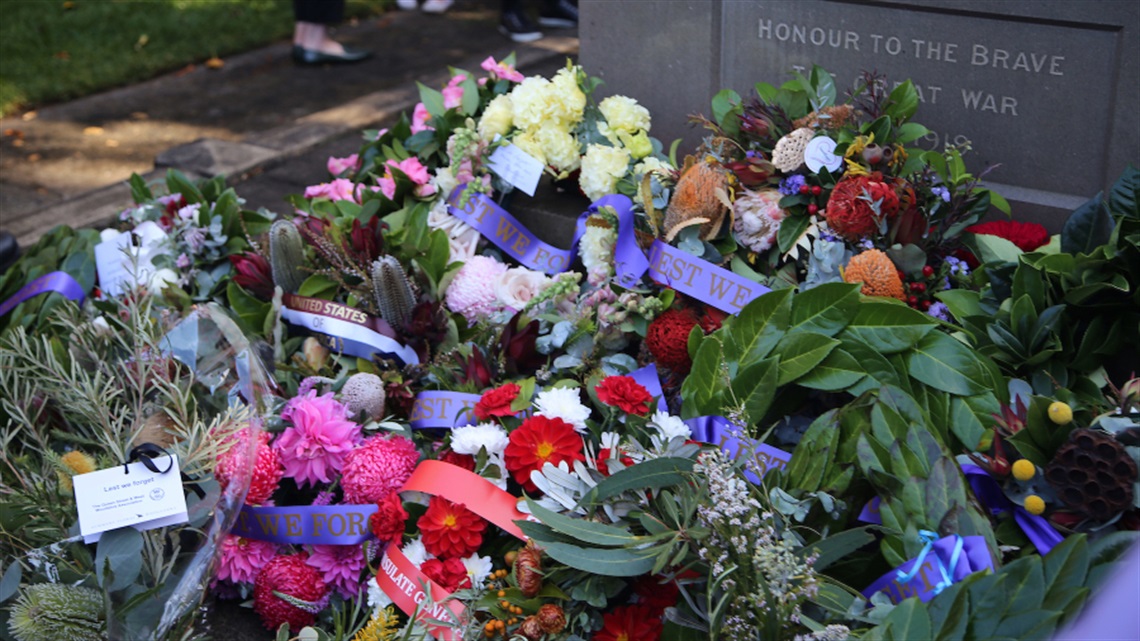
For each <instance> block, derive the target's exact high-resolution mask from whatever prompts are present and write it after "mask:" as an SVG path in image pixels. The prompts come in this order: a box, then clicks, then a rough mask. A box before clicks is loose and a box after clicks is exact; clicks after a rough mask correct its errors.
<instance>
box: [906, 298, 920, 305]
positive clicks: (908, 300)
mask: <svg viewBox="0 0 1140 641" xmlns="http://www.w3.org/2000/svg"><path fill="white" fill-rule="evenodd" d="M906 303H907V305H910V306H911V307H918V296H907V298H906Z"/></svg>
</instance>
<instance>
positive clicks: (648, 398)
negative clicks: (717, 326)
mask: <svg viewBox="0 0 1140 641" xmlns="http://www.w3.org/2000/svg"><path fill="white" fill-rule="evenodd" d="M694 324H696V321H694ZM594 391H595V392H597V393H598V400H599V401H601V402H603V403H605V404H606V405H611V406H613V407H617V408H620V409H621V411H623V412H625V413H626V414H637V415H638V416H645V415H646V414H648V413H649V404H650V403H651V402H653V395H652V394H650V393H649V390H647V389H645V386H644V385H642V384H641V383H638V382H637V381H635V380H633V377H632V376H607V377H605V378H604V379H602V382H601V383H599V384H598V386H597V387H595V388H594Z"/></svg>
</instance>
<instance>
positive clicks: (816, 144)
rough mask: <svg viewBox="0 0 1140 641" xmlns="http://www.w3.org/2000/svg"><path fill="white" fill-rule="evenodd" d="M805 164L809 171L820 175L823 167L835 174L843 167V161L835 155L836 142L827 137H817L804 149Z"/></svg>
mask: <svg viewBox="0 0 1140 641" xmlns="http://www.w3.org/2000/svg"><path fill="white" fill-rule="evenodd" d="M804 162H805V163H806V164H807V166H808V169H810V170H812V171H813V172H815V173H817V174H818V173H819V170H820V168H821V167H827V170H828V171H830V172H832V173H835V172H836V171H838V170H839V168H840V167H842V166H843V159H842V158H840V157H839V156H836V155H835V141H834V140H832V139H831V138H828V137H827V136H816V137H815V138H812V139H811V142H809V143H808V144H807V148H806V149H804Z"/></svg>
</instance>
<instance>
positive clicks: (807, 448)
mask: <svg viewBox="0 0 1140 641" xmlns="http://www.w3.org/2000/svg"><path fill="white" fill-rule="evenodd" d="M835 417H836V412H835V410H831V411H828V412H827V413H826V414H823V415H822V416H820V417H819V418H817V419H815V420H814V421H812V423H811V425H810V426H808V429H807V432H805V433H804V435H803V438H801V439H800V442H799V443H797V444H796V449H795V450H793V451H792V460H791V461H789V462H788V467H787V469H786V470H785V471H784V474H785V475H786V478H787V486H788V487H794V488H797V489H801V490H803V491H805V492H815V491H817V490H819V488H820V485H821V484H822V483H823V475H824V473H825V472H826V471H827V470H828V468H830V467H831V465H832V461H833V460H834V459H835V455H836V452H837V450H838V446H839V426H838V425H837V424H836V418H835Z"/></svg>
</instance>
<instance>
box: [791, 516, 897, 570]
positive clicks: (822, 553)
mask: <svg viewBox="0 0 1140 641" xmlns="http://www.w3.org/2000/svg"><path fill="white" fill-rule="evenodd" d="M880 529H882V528H880V527H879V526H877V525H867V526H864V527H860V528H855V529H851V530H843V531H842V532H840V533H839V534H835V535H832V536H829V537H827V538H826V539H823V540H821V541H819V542H816V543H812V544H810V545H808V546H805V547H804V548H803V550H801V551H800V553H801V554H802V555H806V554H811V553H814V554H817V555H818V556H817V558H816V561H815V565H813V566H812V567H814V568H815V569H816V570H823V569H824V568H826V567H828V566H829V565H831V564H832V563H835V562H836V561H839V560H842V559H843V558H844V557H846V556H847V555H849V554H851V553H852V552H854V551H856V550H858V549H860V548H862V547H864V546H866V545H868V544H870V543H873V542H874V541H875V535H874V534H873V532H876V531H878V530H880ZM809 550H810V552H809Z"/></svg>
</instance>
